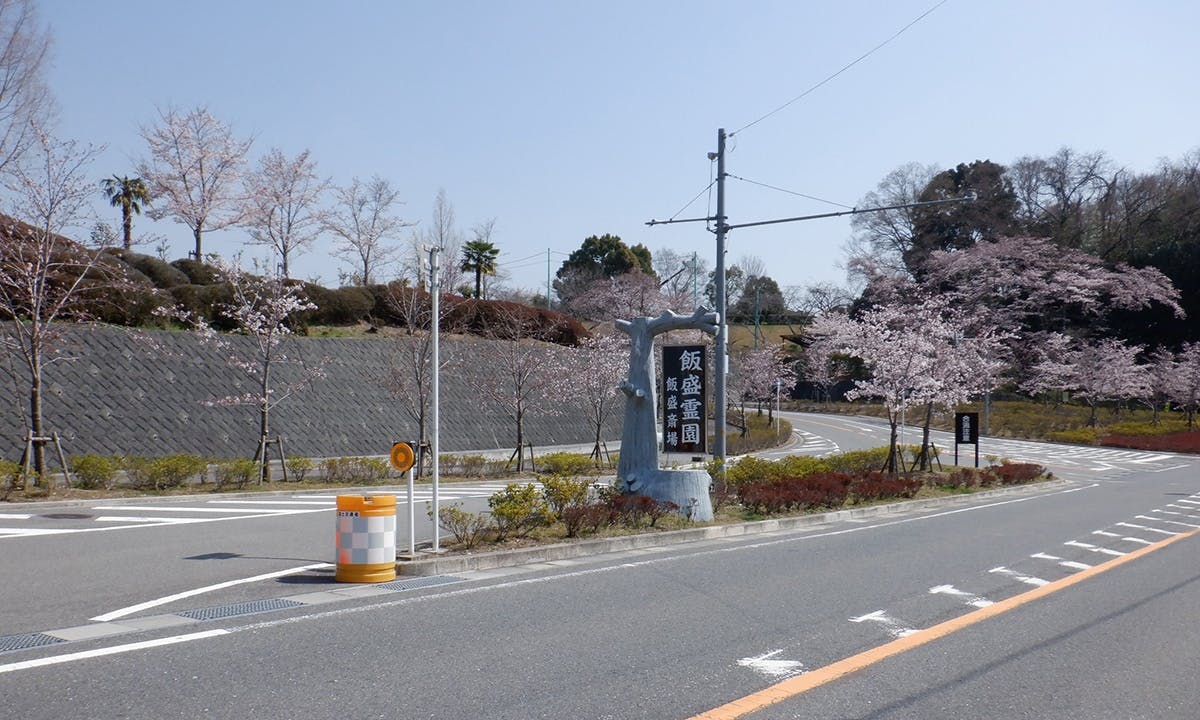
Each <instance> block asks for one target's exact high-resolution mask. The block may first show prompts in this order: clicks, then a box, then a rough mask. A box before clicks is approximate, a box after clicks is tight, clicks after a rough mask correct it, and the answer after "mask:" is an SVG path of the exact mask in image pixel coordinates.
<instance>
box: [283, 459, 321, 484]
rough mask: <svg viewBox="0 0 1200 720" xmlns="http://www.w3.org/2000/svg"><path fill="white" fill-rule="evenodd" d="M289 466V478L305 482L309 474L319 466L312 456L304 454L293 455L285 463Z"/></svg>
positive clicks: (293, 480)
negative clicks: (308, 456)
mask: <svg viewBox="0 0 1200 720" xmlns="http://www.w3.org/2000/svg"><path fill="white" fill-rule="evenodd" d="M284 464H285V466H286V467H287V471H288V478H289V479H290V480H292V482H298V483H299V482H304V479H305V478H306V477H308V474H309V473H310V472H312V471H313V468H315V467H316V466H317V464H316V463H314V462H313V461H312V458H307V457H304V456H303V455H292V456H291V457H289V458H288V459H287V461H286V462H285V463H284Z"/></svg>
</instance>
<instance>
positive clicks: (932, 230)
mask: <svg viewBox="0 0 1200 720" xmlns="http://www.w3.org/2000/svg"><path fill="white" fill-rule="evenodd" d="M968 195H973V196H974V197H975V200H974V201H971V202H960V203H948V204H945V205H932V206H925V207H918V208H914V209H913V240H912V247H911V248H909V250H908V251H907V252H906V253H905V255H904V264H905V265H906V266H907V267H908V269H909V272H911V273H913V275H914V276H917V277H921V276H922V275H923V266H924V265H925V260H926V259H927V258H928V257H929V254H930V253H932V252H933V251H935V250H963V249H966V248H969V247H971V246H972V245H974V244H975V243H977V242H979V241H980V240H983V239H991V240H994V239H996V238H999V237H1003V236H1008V235H1013V234H1016V233H1017V232H1018V230H1019V228H1018V223H1017V221H1016V219H1015V218H1016V214H1017V207H1018V204H1017V194H1016V192H1015V191H1014V190H1013V187H1012V182H1011V181H1010V180H1009V178H1008V177H1007V176H1006V175H1005V168H1004V166H1003V165H998V164H996V163H994V162H992V161H991V160H976V161H975V162H973V163H971V164H970V165H966V164H959V165H958V167H955V168H952V169H950V170H945V171H943V172H940V173H938V174H937V175H936V176H934V178H933V180H931V181H930V182H929V185H927V186H926V187H925V190H924V191H922V192H921V195H920V198H919V199H920V200H922V201H928V200H947V199H950V198H957V197H964V196H968Z"/></svg>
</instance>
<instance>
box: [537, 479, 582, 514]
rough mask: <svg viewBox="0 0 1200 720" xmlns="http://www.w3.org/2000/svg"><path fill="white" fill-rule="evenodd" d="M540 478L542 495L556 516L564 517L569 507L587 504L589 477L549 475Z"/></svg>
mask: <svg viewBox="0 0 1200 720" xmlns="http://www.w3.org/2000/svg"><path fill="white" fill-rule="evenodd" d="M538 479H539V480H541V483H542V497H544V498H545V500H546V504H547V505H549V506H550V510H551V511H552V512H553V513H554V515H555V517H562V515H563V512H564V511H565V510H566V509H567V508H573V507H580V506H583V505H587V502H588V488H589V487H590V486H591V483H589V482H588V480H587V478H569V477H563V476H561V475H549V476H546V477H540V478H538Z"/></svg>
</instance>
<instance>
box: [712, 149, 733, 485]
mask: <svg viewBox="0 0 1200 720" xmlns="http://www.w3.org/2000/svg"><path fill="white" fill-rule="evenodd" d="M709 157H710V158H711V157H712V156H711V155H710V156H709ZM716 161H717V217H716V221H717V270H716V275H715V276H714V277H713V283H714V284H715V285H716V286H717V287H716V291H717V292H716V300H717V307H716V308H715V309H716V311H717V314H718V321H717V349H716V354H715V357H714V358H713V364H714V366H715V367H714V370H716V372H715V373H713V374H714V375H715V376H716V381H717V382H716V387H715V388H713V402H714V403H716V407H715V408H713V409H714V410H715V411H716V412H715V413H714V417H713V425H714V428H713V459H714V460H717V461H719V462H720V463H722V464H724V462H725V373H726V372H728V370H729V322H728V320H727V319H726V318H725V233H726V232H728V231H729V227H728V226H727V225H726V224H725V128H720V129H719V130H717V157H716Z"/></svg>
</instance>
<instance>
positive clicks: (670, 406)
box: [662, 345, 707, 453]
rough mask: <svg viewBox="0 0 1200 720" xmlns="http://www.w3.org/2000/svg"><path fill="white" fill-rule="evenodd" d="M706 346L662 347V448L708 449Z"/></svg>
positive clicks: (687, 451) (678, 449)
mask: <svg viewBox="0 0 1200 720" xmlns="http://www.w3.org/2000/svg"><path fill="white" fill-rule="evenodd" d="M704 356H705V351H704V346H703V345H675V346H669V347H664V348H663V364H662V367H663V449H664V450H665V451H666V452H680V453H702V452H704V451H705V446H706V440H707V433H706V432H705V427H706V424H705V412H704V403H705V399H704V398H705V394H704V368H705V363H704Z"/></svg>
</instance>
